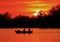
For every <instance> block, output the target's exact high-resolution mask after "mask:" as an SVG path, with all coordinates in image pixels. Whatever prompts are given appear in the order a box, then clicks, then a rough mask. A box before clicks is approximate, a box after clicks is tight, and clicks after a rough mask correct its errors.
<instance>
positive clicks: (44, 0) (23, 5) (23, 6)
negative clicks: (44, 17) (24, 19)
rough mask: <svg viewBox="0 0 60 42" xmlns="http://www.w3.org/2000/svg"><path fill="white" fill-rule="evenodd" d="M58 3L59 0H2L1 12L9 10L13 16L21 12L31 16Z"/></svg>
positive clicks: (0, 0)
mask: <svg viewBox="0 0 60 42" xmlns="http://www.w3.org/2000/svg"><path fill="white" fill-rule="evenodd" d="M56 4H60V2H59V0H0V13H5V12H9V13H10V14H11V15H12V17H15V16H16V15H19V14H20V15H25V16H31V15H32V14H34V13H36V12H37V11H38V10H44V11H46V10H49V9H50V8H51V7H52V6H55V5H56Z"/></svg>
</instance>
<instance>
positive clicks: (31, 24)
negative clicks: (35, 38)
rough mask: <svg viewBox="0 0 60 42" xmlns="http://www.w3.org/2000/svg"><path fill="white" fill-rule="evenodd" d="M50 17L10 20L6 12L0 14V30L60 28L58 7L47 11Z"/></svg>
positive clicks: (24, 17) (23, 17) (59, 9)
mask: <svg viewBox="0 0 60 42" xmlns="http://www.w3.org/2000/svg"><path fill="white" fill-rule="evenodd" d="M49 14H50V16H44V17H42V16H38V17H37V18H34V17H32V18H29V17H28V16H21V15H19V16H16V17H15V18H13V19H12V18H11V15H9V13H8V12H6V13H4V14H1V13H0V28H27V27H28V28H56V27H60V5H57V6H56V7H53V8H52V9H51V10H49Z"/></svg>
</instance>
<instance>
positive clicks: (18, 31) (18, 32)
mask: <svg viewBox="0 0 60 42" xmlns="http://www.w3.org/2000/svg"><path fill="white" fill-rule="evenodd" d="M15 32H16V33H17V34H31V33H32V31H30V29H29V30H28V31H25V29H24V30H23V31H20V30H15Z"/></svg>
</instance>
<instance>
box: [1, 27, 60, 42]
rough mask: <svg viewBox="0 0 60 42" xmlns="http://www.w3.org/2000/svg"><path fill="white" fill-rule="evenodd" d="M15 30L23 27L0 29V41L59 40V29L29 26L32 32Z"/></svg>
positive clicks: (46, 41) (33, 41)
mask: <svg viewBox="0 0 60 42" xmlns="http://www.w3.org/2000/svg"><path fill="white" fill-rule="evenodd" d="M15 30H21V31H22V30H23V29H22V28H20V29H0V42H60V29H37V28H35V29H32V28H31V30H33V33H32V34H16V33H15ZM27 30H28V29H26V31H27Z"/></svg>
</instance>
